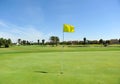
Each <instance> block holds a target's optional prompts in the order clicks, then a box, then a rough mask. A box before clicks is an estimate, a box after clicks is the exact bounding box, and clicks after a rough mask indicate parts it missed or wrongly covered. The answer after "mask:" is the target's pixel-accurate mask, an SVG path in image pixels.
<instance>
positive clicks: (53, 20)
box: [0, 0, 120, 41]
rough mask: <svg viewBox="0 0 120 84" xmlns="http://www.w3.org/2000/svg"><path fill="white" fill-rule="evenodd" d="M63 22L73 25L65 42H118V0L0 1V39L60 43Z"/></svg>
mask: <svg viewBox="0 0 120 84" xmlns="http://www.w3.org/2000/svg"><path fill="white" fill-rule="evenodd" d="M65 23H67V24H71V25H74V26H75V32H74V33H65V40H82V39H83V37H86V38H87V39H88V40H94V39H97V40H99V39H100V38H102V39H113V38H117V39H118V38H120V0H0V37H4V38H11V39H12V40H13V41H17V39H18V38H21V39H26V40H29V41H36V40H37V39H46V41H49V37H50V36H52V35H54V36H58V37H59V38H60V39H61V41H62V35H63V34H62V29H63V24H65Z"/></svg>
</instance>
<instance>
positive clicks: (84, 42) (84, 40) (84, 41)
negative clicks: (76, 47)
mask: <svg viewBox="0 0 120 84" xmlns="http://www.w3.org/2000/svg"><path fill="white" fill-rule="evenodd" d="M86 41H87V39H86V37H84V38H83V44H84V45H85V44H86Z"/></svg>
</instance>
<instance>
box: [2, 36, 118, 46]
mask: <svg viewBox="0 0 120 84" xmlns="http://www.w3.org/2000/svg"><path fill="white" fill-rule="evenodd" d="M112 42H117V44H118V43H119V44H120V39H117V40H103V39H100V40H87V38H86V37H84V38H83V40H82V41H64V42H60V39H59V37H57V36H51V37H50V38H49V42H45V39H42V40H41V42H40V39H38V40H37V41H36V42H32V41H28V40H22V39H18V40H17V43H15V44H17V45H51V46H58V45H63V44H64V45H87V44H101V45H104V46H105V47H106V46H108V45H109V44H116V43H112ZM12 44H13V43H12V41H11V39H5V38H0V48H1V47H5V48H7V47H9V46H10V45H12Z"/></svg>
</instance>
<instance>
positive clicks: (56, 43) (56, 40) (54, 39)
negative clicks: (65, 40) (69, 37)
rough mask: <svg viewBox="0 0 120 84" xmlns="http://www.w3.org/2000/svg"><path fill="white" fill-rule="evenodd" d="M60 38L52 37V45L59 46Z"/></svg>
mask: <svg viewBox="0 0 120 84" xmlns="http://www.w3.org/2000/svg"><path fill="white" fill-rule="evenodd" d="M59 41H60V40H59V37H57V36H51V37H50V42H51V43H52V45H53V46H54V45H56V46H57V45H58V43H59Z"/></svg>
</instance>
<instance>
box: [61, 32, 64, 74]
mask: <svg viewBox="0 0 120 84" xmlns="http://www.w3.org/2000/svg"><path fill="white" fill-rule="evenodd" d="M62 48H63V50H62V53H63V52H64V31H63V44H62ZM62 62H63V61H62V57H61V67H60V74H63V63H62Z"/></svg>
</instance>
